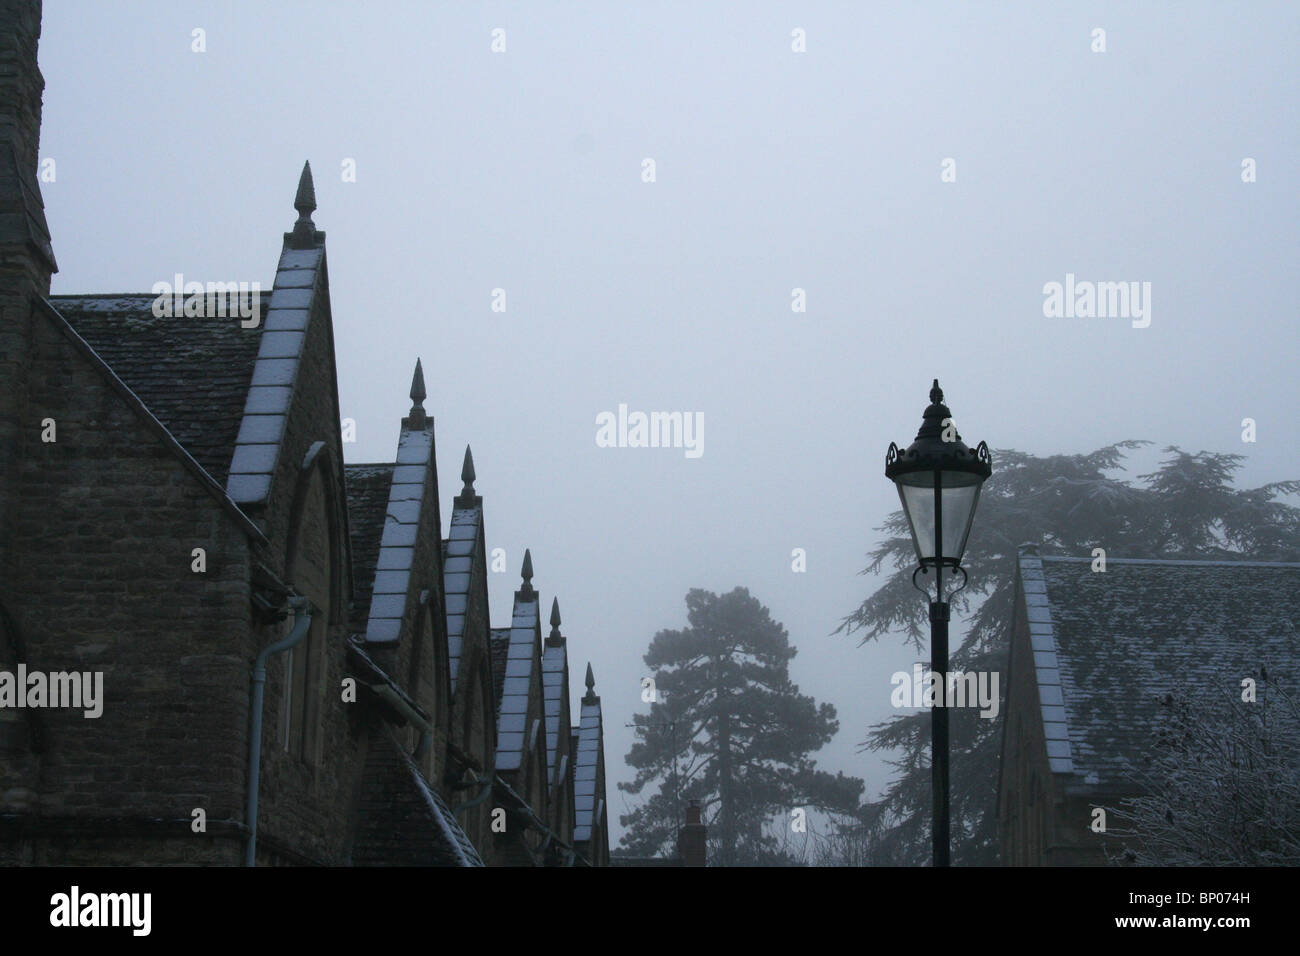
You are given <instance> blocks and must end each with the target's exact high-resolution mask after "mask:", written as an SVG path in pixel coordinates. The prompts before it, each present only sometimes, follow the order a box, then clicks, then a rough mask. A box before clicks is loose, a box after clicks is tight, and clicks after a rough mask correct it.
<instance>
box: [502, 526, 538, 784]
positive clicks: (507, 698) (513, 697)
mask: <svg viewBox="0 0 1300 956" xmlns="http://www.w3.org/2000/svg"><path fill="white" fill-rule="evenodd" d="M524 562H525V569H526V573H525V577H524V584H523V587H522V588H520V589H519V590H518V591H516V592H515V607H514V616H513V618H512V619H511V622H510V647H509V651H508V653H507V658H506V673H505V680H504V681H503V687H502V692H501V704H500V706H499V707H498V708H497V764H496V765H497V769H498V770H518V769H519V767H520V766H521V765H522V763H523V755H524V750H525V748H526V747H527V746H528V744H529V741H528V740H527V739H526V735H527V731H528V728H527V727H526V726H525V721H527V719H528V701H529V697H530V695H531V693H532V682H533V679H534V677H535V675H536V674H537V668H538V656H539V654H538V645H539V644H540V643H541V624H540V621H539V619H538V613H537V602H538V595H537V592H536V591H534V590H533V587H532V585H531V584H530V583H529V580H528V579H529V578H531V577H532V559H531V556H530V555H528V553H527V552H525V556H524Z"/></svg>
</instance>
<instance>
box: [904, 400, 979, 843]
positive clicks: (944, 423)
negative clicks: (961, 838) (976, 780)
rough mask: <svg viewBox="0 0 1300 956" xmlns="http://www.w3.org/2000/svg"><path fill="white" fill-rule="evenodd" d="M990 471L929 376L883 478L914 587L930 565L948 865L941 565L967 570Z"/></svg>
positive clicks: (934, 724) (933, 732) (934, 770)
mask: <svg viewBox="0 0 1300 956" xmlns="http://www.w3.org/2000/svg"><path fill="white" fill-rule="evenodd" d="M992 472H993V462H992V460H991V459H990V457H989V448H988V446H987V445H986V444H984V443H983V442H980V443H979V445H978V446H976V447H975V448H974V449H971V448H967V447H966V445H965V444H964V443H963V442H962V440H961V436H960V435H958V434H957V429H956V426H954V425H953V423H952V412H950V411H948V406H947V405H945V404H944V403H943V389H941V388H939V380H938V379H937V378H936V379H935V380H934V387H933V388H931V389H930V406H929V407H928V408H927V409H926V410H925V417H924V419H923V420H922V422H921V430H920V431H918V432H917V433H916V441H914V442H912V444H911V445H909V446H908V448H907V450H906V451H901V452H900V451H899V450H898V446H897V445H896V444H894V443H893V442H890V443H889V451H888V452H887V453H886V454H885V477H886V478H888V479H889V480H890V481H892V482H894V484H896V485H898V497H899V498H900V499H901V500H902V502H903V513H904V514H905V515H907V523H908V525H909V526H910V527H911V529H912V544H913V545H914V546H915V547H916V557H917V560H918V561H919V562H920V564H919V566H918V567H917V569H916V570H915V571H913V572H912V585H913V587H915V588H916V589H917V590H918V591H920V592H921V593H922V594H925V595H926V597H929V594H930V592H929V588H928V585H927V586H926V587H922V586H921V585H919V584H917V581H916V576H917V575H918V574H929V573H930V571H931V569H933V570H934V589H935V596H934V598H933V599H932V600H931V601H930V673H931V674H932V675H934V679H936V680H938V681H942V684H941V685H940V686H939V688H938V690H939V691H940V693H938V694H937V695H936V700H935V706H934V707H933V708H932V709H931V711H930V751H931V753H930V779H931V789H932V795H933V799H934V865H935V866H947V865H948V844H949V840H948V702H947V673H948V617H949V606H948V602H947V601H945V600H944V592H943V569H944V568H949V569H950V576H955V575H957V574H960V575H961V586H960V587H958V588H957V589H956V590H954V591H953V592H952V593H954V594H955V593H956V592H957V591H960V590H961V589H962V588H964V587H965V586H966V571H965V569H963V568H962V566H961V556H962V554H963V552H965V550H966V538H967V537H968V536H969V535H970V526H971V521H972V520H973V519H974V517H975V504H976V502H977V501H979V496H980V487H981V486H982V485H983V484H984V479H985V478H987V477H988V476H989V475H990V474H992Z"/></svg>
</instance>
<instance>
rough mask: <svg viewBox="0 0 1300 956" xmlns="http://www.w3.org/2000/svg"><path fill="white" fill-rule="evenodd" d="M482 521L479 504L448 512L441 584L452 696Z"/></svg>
mask: <svg viewBox="0 0 1300 956" xmlns="http://www.w3.org/2000/svg"><path fill="white" fill-rule="evenodd" d="M458 500H459V499H458ZM482 521H483V506H482V504H481V502H476V503H475V504H474V505H473V506H472V507H463V506H460V507H456V508H455V509H454V510H453V511H452V513H451V529H450V532H449V534H450V537H448V538H447V540H446V542H445V549H446V550H445V555H446V556H445V558H444V559H443V566H442V581H443V593H444V595H445V600H446V602H447V660H448V663H449V664H450V671H451V692H452V693H453V694H454V693H456V679H457V677H458V676H459V675H460V660H461V657H462V656H463V653H464V644H465V615H466V612H467V610H468V607H469V592H470V577H471V574H472V571H473V568H474V560H475V557H476V555H475V550H476V549H477V547H478V541H479V537H480V534H479V529H480V527H481V526H482Z"/></svg>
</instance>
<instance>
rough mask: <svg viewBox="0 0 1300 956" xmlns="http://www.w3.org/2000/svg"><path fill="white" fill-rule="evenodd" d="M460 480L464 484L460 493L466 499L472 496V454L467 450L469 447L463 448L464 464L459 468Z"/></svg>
mask: <svg viewBox="0 0 1300 956" xmlns="http://www.w3.org/2000/svg"><path fill="white" fill-rule="evenodd" d="M460 480H461V481H463V482H465V487H464V488H462V489H461V490H460V493H461V494H462V495H465V496H467V497H468V496H469V495H472V494H474V454H473V452H471V451H470V450H469V445H466V446H465V464H463V465H461V466H460Z"/></svg>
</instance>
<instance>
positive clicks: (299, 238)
mask: <svg viewBox="0 0 1300 956" xmlns="http://www.w3.org/2000/svg"><path fill="white" fill-rule="evenodd" d="M293 208H294V209H296V210H298V221H297V222H295V223H294V224H293V232H292V233H290V235H291V236H292V237H293V247H294V248H295V249H310V248H313V247H314V246H315V245H316V239H317V232H316V224H315V223H313V222H312V221H311V214H312V213H313V212H315V211H316V186H315V184H314V183H313V182H312V179H311V163H310V162H304V163H303V164H302V175H301V176H299V177H298V194H297V195H296V196H294V198H293Z"/></svg>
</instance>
